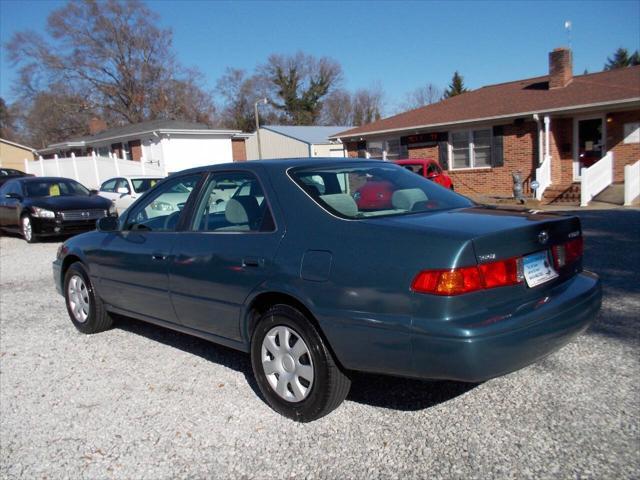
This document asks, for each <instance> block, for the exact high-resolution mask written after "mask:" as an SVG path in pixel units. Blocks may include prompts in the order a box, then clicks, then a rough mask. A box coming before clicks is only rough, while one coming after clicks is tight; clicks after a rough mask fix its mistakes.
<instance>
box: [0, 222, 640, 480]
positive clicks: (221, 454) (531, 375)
mask: <svg viewBox="0 0 640 480" xmlns="http://www.w3.org/2000/svg"><path fill="white" fill-rule="evenodd" d="M580 216H581V217H582V218H583V225H584V227H585V230H586V235H587V251H586V259H585V260H586V266H587V268H589V269H592V270H594V271H596V272H598V273H599V274H600V275H601V277H602V278H603V280H604V285H605V299H604V305H603V309H602V312H601V314H600V316H599V317H598V320H597V322H596V323H595V324H594V326H593V327H592V328H591V329H590V330H589V331H588V332H587V333H586V334H584V335H582V336H581V337H579V338H578V339H577V340H576V341H574V342H573V343H571V344H570V345H568V346H566V347H565V348H563V349H562V350H561V351H559V352H557V353H555V354H553V355H551V356H550V357H548V358H547V359H545V360H543V361H541V362H538V363H537V364H535V365H532V366H530V367H528V368H525V369H523V370H521V371H518V372H515V373H512V374H510V375H507V376H505V377H502V378H498V379H494V380H491V381H488V382H486V383H483V384H480V385H468V384H461V383H455V382H419V381H410V380H402V379H394V378H386V377H382V376H374V375H356V376H355V377H354V382H353V387H352V389H351V393H350V395H349V397H348V398H347V401H346V402H345V403H344V404H343V405H342V406H341V407H340V408H339V409H338V410H336V411H335V412H333V413H332V414H330V415H329V416H327V417H324V418H323V419H321V420H319V421H316V422H314V423H311V424H306V425H301V424H297V423H294V422H292V421H290V420H287V419H285V418H283V417H281V416H279V415H277V414H275V413H274V412H273V411H271V410H270V409H269V408H268V407H267V406H266V404H265V403H263V401H262V400H260V398H259V397H258V395H257V393H256V392H257V388H256V385H255V383H254V382H253V380H252V378H251V366H250V362H249V360H248V357H246V356H244V355H243V354H240V353H237V352H234V351H232V350H229V349H226V348H223V347H220V346H216V345H213V344H209V343H207V342H205V341H201V340H199V339H195V338H191V337H188V336H186V335H182V334H179V333H173V332H169V331H165V330H162V329H160V328H157V327H154V326H151V325H146V324H144V323H141V322H137V321H134V320H130V319H119V321H118V322H117V326H116V328H114V329H113V330H110V331H108V332H105V333H101V334H98V335H92V336H84V335H81V334H80V333H78V332H76V330H75V329H74V328H73V326H72V325H71V322H70V321H69V319H68V317H67V313H66V310H65V307H64V302H63V299H62V297H59V296H58V295H57V294H56V293H55V289H54V285H53V281H52V278H51V261H52V260H53V257H54V256H55V252H56V249H57V247H58V245H59V243H58V242H48V243H41V244H36V245H27V244H25V242H24V241H22V240H20V239H19V238H16V237H2V239H0V254H1V261H0V320H1V321H0V335H1V337H0V416H1V417H0V448H1V451H0V477H1V478H61V477H71V478H112V477H113V478H149V479H151V478H153V479H160V478H176V477H178V478H181V477H190V478H212V477H214V478H278V479H280V478H309V479H313V478H340V479H342V478H385V479H386V478H398V479H405V478H416V477H421V478H465V479H466V478H491V477H494V478H523V477H524V478H554V479H555V478H598V479H602V478H612V479H613V478H616V479H619V478H638V476H639V472H640V432H639V420H638V419H639V416H640V404H639V403H640V387H639V384H640V381H639V380H640V378H639V377H640V368H639V367H640V355H639V341H638V340H639V330H638V320H639V318H638V317H639V315H640V314H639V312H640V276H639V274H638V271H639V270H640V245H639V244H640V241H639V239H640V211H638V210H611V211H592V212H580Z"/></svg>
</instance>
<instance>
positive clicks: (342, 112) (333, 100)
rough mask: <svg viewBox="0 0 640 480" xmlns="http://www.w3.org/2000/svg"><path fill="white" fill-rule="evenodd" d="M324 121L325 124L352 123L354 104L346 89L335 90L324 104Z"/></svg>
mask: <svg viewBox="0 0 640 480" xmlns="http://www.w3.org/2000/svg"><path fill="white" fill-rule="evenodd" d="M322 123H323V124H325V125H352V124H353V105H352V102H351V94H350V93H349V92H347V91H346V90H342V89H340V90H334V91H333V92H331V93H330V94H329V95H327V97H326V98H325V100H324V102H323V105H322Z"/></svg>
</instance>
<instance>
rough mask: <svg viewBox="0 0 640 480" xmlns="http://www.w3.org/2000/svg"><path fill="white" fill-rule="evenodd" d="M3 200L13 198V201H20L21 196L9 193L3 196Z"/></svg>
mask: <svg viewBox="0 0 640 480" xmlns="http://www.w3.org/2000/svg"><path fill="white" fill-rule="evenodd" d="M5 198H13V199H15V200H22V195H20V194H19V193H14V192H9V193H7V194H6V195H5Z"/></svg>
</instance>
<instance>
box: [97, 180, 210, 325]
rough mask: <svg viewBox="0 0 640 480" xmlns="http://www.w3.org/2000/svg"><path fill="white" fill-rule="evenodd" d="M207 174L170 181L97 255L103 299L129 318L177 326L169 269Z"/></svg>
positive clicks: (138, 207) (104, 244)
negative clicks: (191, 202)
mask: <svg viewBox="0 0 640 480" xmlns="http://www.w3.org/2000/svg"><path fill="white" fill-rule="evenodd" d="M202 176H203V174H201V173H196V174H191V175H183V176H179V177H176V178H172V179H169V180H167V181H166V182H165V183H164V184H163V185H162V186H160V187H158V189H157V191H156V192H151V193H150V195H149V197H148V198H147V199H146V200H145V201H144V202H143V203H141V204H140V205H138V206H136V209H135V210H133V211H131V212H130V213H129V214H127V217H126V219H125V221H124V225H123V226H122V230H121V231H118V232H114V233H111V234H109V235H107V236H106V238H105V239H104V241H103V242H102V245H101V246H100V248H99V249H97V251H96V252H94V253H93V258H91V260H92V262H93V263H94V264H95V265H96V266H97V272H96V274H97V276H98V277H99V289H100V296H101V297H102V299H103V300H104V301H105V302H106V303H107V304H109V305H112V306H114V307H117V308H119V309H122V310H125V311H126V312H128V313H132V314H139V315H144V316H149V317H153V318H155V319H159V320H164V321H167V322H173V323H177V320H176V316H175V312H174V310H173V306H172V305H171V297H170V295H169V265H170V263H171V261H172V259H173V249H174V245H175V244H176V243H178V242H179V237H180V232H179V231H178V228H179V226H180V222H181V220H182V219H181V217H182V216H183V212H185V213H186V212H187V211H188V209H186V208H185V206H186V205H187V203H188V202H189V200H190V198H191V197H192V191H195V190H196V186H197V184H198V182H199V181H200V179H201V178H202Z"/></svg>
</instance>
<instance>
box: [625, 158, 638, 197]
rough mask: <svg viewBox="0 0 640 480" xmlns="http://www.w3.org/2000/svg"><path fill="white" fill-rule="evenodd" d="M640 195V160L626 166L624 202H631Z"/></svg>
mask: <svg viewBox="0 0 640 480" xmlns="http://www.w3.org/2000/svg"><path fill="white" fill-rule="evenodd" d="M638 197H640V160H638V161H637V162H636V163H634V164H633V165H625V166H624V204H625V205H631V203H632V202H633V201H634V200H635V199H636V198H638Z"/></svg>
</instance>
